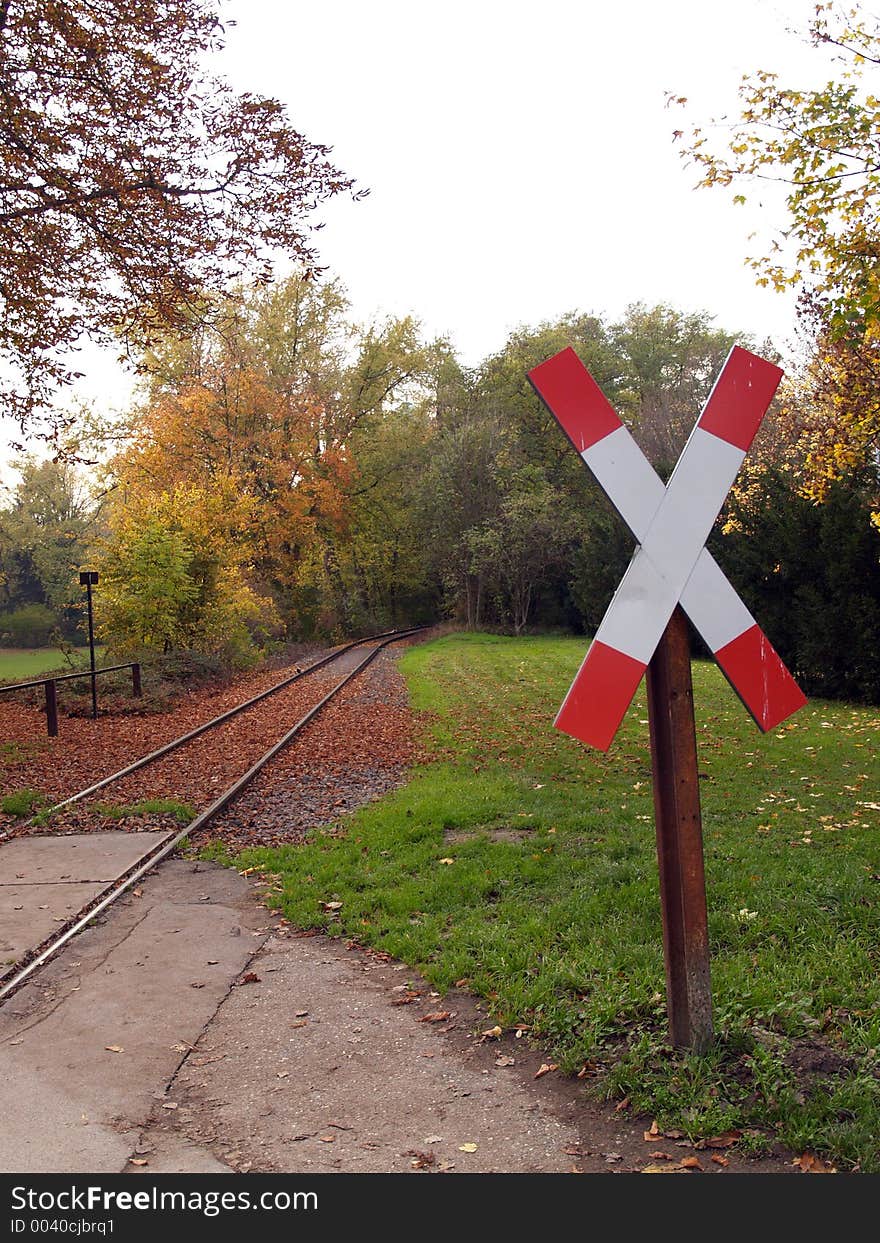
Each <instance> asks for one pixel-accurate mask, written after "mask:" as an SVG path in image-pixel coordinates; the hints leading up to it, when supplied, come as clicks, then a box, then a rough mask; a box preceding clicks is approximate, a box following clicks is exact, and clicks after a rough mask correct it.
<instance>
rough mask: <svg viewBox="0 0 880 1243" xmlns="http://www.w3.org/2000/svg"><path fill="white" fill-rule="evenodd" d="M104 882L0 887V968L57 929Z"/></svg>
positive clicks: (44, 939) (22, 954)
mask: <svg viewBox="0 0 880 1243" xmlns="http://www.w3.org/2000/svg"><path fill="white" fill-rule="evenodd" d="M105 885H106V882H104V881H98V882H94V881H93V882H92V883H91V884H85V885H79V884H63V885H3V886H2V887H0V968H2V969H5V968H7V967H11V966H12V965H13V964H14V963H17V962H19V961H20V959H21V958H22V957H23V956H24V955H25V954H26V953H27V952H28V951H29V950H32V949H35V948H36V947H37V946H38V945H42V943H43V942H44V941H46V940H48V938H49V937H50V936H51V935H52V933H53V932H58V930H59V929H60V928H62V927H63V926H64V924H66V923H67V922H68V920H70V919H71V918H72V917H73V916H74V915H76V914H77V912H78V911H81V910H82V908H83V907H84V906H86V905H87V904H88V903H89V902H91V901H92V900H93V899H94V898H96V897H97V896H98V894H99V893H101V891H102V890H103V889H104V888H105Z"/></svg>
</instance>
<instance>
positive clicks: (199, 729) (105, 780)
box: [40, 630, 402, 818]
mask: <svg viewBox="0 0 880 1243" xmlns="http://www.w3.org/2000/svg"><path fill="white" fill-rule="evenodd" d="M399 633H402V632H400V631H397V630H383V631H382V632H381V633H380V634H371V635H367V637H366V638H365V639H355V640H354V641H353V642H351V643H346V644H345V646H344V647H340V648H337V650H336V651H335V652H331V653H330V655H329V656H322V657H321V659H320V660H316V661H315V662H314V663H313V664H311V665H308V666H307V668H305V669H300V670H298V672H296V673H292V674H291V675H290V677H288V678H284V679H283V680H282V681H281V682H276V683H275V685H274V686H270V687H269V689H268V690H265V691H261V692H260V693H259V695H254V696H253V697H252V698H250V699H246V700H245V701H244V702H243V703H240V704H236V705H235V707H234V708H229V709H228V710H227V711H226V712H221V713H220V715H219V716H215V717H214V718H213V719H212V720H210V721H206V722H205V723H204V724H203V725H198V726H196V728H195V729H191V730H190V731H189V732H188V733H186V734H181V735H180V737H179V738H172V740H171V741H170V742H166V743H164V744H163V745H162V746H161V747H157V749H156V750H155V751H150V752H149V754H148V755H142V756H141V757H140V759H137V760H133V761H132V763H131V764H127V765H126V766H125V768H120V769H119V771H118V772H115V773H111V774H110V776H109V777H102V778H101V780H100V781H96V782H95V783H94V785H90V786H87V787H86V789H84V790H78V791H77V793H76V794H71V795H70V796H69V797H68V798H65V799H62V800H61V802H60V803H55V804H54V805H53V806H52V807H49V808H47V809H46V810H45V811H43V812H41V813H40V817H41V818H42V817H44V816H51V815H52V813H53V812H55V811H60V810H61V808H62V807H70V806H71V805H72V804H73V803H78V802H79V800H80V799H83V798H88V796H89V795H90V794H96V793H97V792H98V790H103V788H104V786H108V785H112V783H113V782H114V781H121V780H122V778H123V777H128V776H130V775H131V773H135V772H137V771H138V769H139V768H144V767H145V766H146V765H147V764H152V763H154V762H155V761H156V760H159V759H161V758H162V756H163V755H168V754H169V752H171V751H175V750H176V749H177V748H178V747H182V746H183V745H184V743H186V742H191V741H192V740H193V738H198V737H199V736H200V735H201V734H204V733H207V731H208V730H209V729H214V728H215V726H217V725H222V724H223V722H224V721H228V720H230V719H231V718H232V717H234V716H237V715H238V713H239V712H244V711H245V709H247V708H252V707H253V706H254V704H257V703H260V701H261V700H263V699H268V697H269V696H270V695H274V694H275V692H276V691H280V690H283V689H284V688H285V686H290V685H291V684H292V683H293V682H297V681H299V679H300V678H305V677H307V676H308V675H309V674H310V673H315V672H316V671H317V670H318V669H323V667H324V666H325V665H329V664H330V663H331V661H334V660H338V658H339V657H340V656H344V655H345V653H346V652H350V651H351V649H352V648H354V647H360V646H361V644H363V643H375V642H376V641H377V640H379V639H385V638H387V637H388V636H389V635H394V634H399Z"/></svg>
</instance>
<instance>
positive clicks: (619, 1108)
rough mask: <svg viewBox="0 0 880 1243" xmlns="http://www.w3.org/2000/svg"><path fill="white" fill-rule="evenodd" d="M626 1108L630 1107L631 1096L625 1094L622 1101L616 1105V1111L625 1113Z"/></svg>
mask: <svg viewBox="0 0 880 1243" xmlns="http://www.w3.org/2000/svg"><path fill="white" fill-rule="evenodd" d="M624 1109H629V1097H628V1096H625V1097H624V1098H623V1100H622V1101H618V1102H617V1104H616V1105H615V1106H614V1112H615V1113H616V1114H619V1113H623V1111H624Z"/></svg>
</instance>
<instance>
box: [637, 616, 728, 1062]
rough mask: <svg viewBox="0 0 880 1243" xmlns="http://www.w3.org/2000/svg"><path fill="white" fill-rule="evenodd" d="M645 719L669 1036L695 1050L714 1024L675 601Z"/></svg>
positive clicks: (690, 711) (689, 700)
mask: <svg viewBox="0 0 880 1243" xmlns="http://www.w3.org/2000/svg"><path fill="white" fill-rule="evenodd" d="M648 720H649V723H650V730H651V760H652V764H653V770H654V819H655V823H656V827H657V861H658V864H659V868H660V903H661V907H662V913H663V951H664V956H665V959H666V1005H667V1012H668V1015H669V1038H670V1040H671V1041H672V1044H673V1045H676V1046H678V1047H685V1048H689V1049H693V1050H694V1051H695V1052H697V1053H701V1052H703V1051H704V1050H705V1049H706V1047H707V1046H708V1045H709V1043H710V1042H711V1040H712V1037H713V1034H714V1032H713V1027H712V990H711V984H710V978H709V928H708V916H707V912H706V878H705V873H704V870H703V838H702V824H701V817H700V783H699V771H698V768H697V738H696V727H695V724H694V693H693V683H692V681H691V654H690V637H689V634H688V624H687V619H686V617H685V615H684V613H683V612H682V610H681V608H676V610H675V612H674V613H673V615H672V617H671V618H670V621H669V624H668V625H667V627H666V630H665V631H664V633H663V637H662V639H661V640H660V643H659V645H658V647H657V650H656V652H655V653H654V656H653V658H652V660H651V663H650V664H649V665H648Z"/></svg>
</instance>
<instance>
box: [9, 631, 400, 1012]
mask: <svg viewBox="0 0 880 1243" xmlns="http://www.w3.org/2000/svg"><path fill="white" fill-rule="evenodd" d="M423 629H424V627H414V628H412V629H410V630H398V631H385V632H384V633H382V634H379V635H371V636H369V637H368V638H366V639H359V640H357V641H355V642H352V643H348V644H346V645H345V646H344V647H341V648H338V649H337V650H336V651H335V652H332V653H331V654H330V655H329V656H326V657H323V658H322V659H321V660H319V661H316V662H315V663H314V664H312V665H309V666H308V667H307V668H306V669H303V670H299V671H297V673H295V674H292V675H291V676H290V677H287V678H284V679H282V680H281V681H280V682H277V683H276V684H275V685H274V686H271V687H269V688H268V690H265V691H262V692H261V693H260V694H259V695H255V696H253V697H252V698H251V699H248V700H245V701H244V702H242V703H240V704H237V705H236V706H235V707H234V708H231V709H229V710H228V711H227V712H224V713H221V714H220V715H219V716H217V717H214V718H213V719H212V720H210V721H207V722H205V723H204V724H203V725H200V726H198V728H197V729H194V730H190V731H189V732H188V733H186V734H181V735H180V737H178V738H175V739H173V740H172V741H171V742H168V743H165V745H164V746H162V747H159V748H157V749H156V750H155V751H151V752H150V753H149V754H147V755H144V756H141V757H140V759H138V760H135V761H134V762H133V763H131V764H128V765H126V767H125V768H122V769H120V770H119V771H118V772H115V773H112V774H111V775H110V776H108V777H104V778H103V779H102V780H101V781H98V782H95V783H94V784H93V785H91V786H88V787H86V788H85V789H83V790H79V791H77V792H76V793H75V794H72V795H70V796H69V797H68V798H66V799H62V800H61V801H60V802H58V803H56V804H55V806H54V807H52V808H51V809H50V812H52V811H56V810H59V809H61V808H63V807H68V806H71V805H72V804H74V803H77V802H79V801H80V800H82V799H85V798H86V797H88V796H89V795H91V794H94V793H96V792H97V791H98V790H101V789H103V788H104V787H105V786H108V785H110V784H112V783H113V782H116V781H120V780H122V779H123V778H125V777H128V776H130V775H131V774H132V773H134V772H136V771H138V770H139V769H141V768H145V767H147V766H148V765H150V764H153V763H155V762H156V761H158V760H159V759H161V758H163V757H164V756H166V755H168V754H169V753H170V752H172V751H174V750H176V749H177V748H178V747H182V746H183V745H184V744H186V743H188V742H191V741H193V740H194V739H195V738H198V737H200V736H201V735H202V734H204V733H206V732H207V731H208V730H210V729H213V728H215V727H216V726H218V725H221V724H223V722H225V721H228V720H230V719H231V718H232V717H234V716H237V715H238V714H239V713H241V712H244V711H246V710H247V709H248V708H251V707H253V706H254V705H255V704H257V703H260V702H262V701H263V700H265V699H267V698H268V697H269V696H270V695H273V694H275V693H276V692H277V691H280V690H282V689H283V688H284V687H287V686H290V685H291V684H292V683H293V682H296V681H298V680H300V679H301V678H304V677H307V676H308V675H309V674H310V673H314V672H315V671H316V670H318V669H321V668H323V667H324V666H326V665H329V664H331V663H332V662H333V661H335V660H338V659H339V658H340V657H342V656H344V655H345V654H346V653H348V652H350V651H352V650H353V649H354V648H357V647H361V646H363V645H365V644H367V643H372V644H374V646H373V647H371V648H370V650H369V651H368V652H367V654H366V655H365V656H364V657H363V659H362V660H360V661H359V662H358V663H357V664H356V665H355V667H354V668H353V669H352V670H350V672H348V673H347V674H346V675H345V677H343V678H342V679H341V680H340V681H339V682H337V683H336V684H335V686H333V687H332V689H331V690H330V691H329V692H328V693H327V694H326V695H324V697H323V698H322V699H321V700H320V701H319V702H318V703H317V704H315V705H314V707H312V708H310V709H309V711H308V712H307V713H306V714H305V715H304V716H303V717H302V718H301V719H300V720H299V721H297V723H296V724H295V725H293V726H292V727H291V728H290V729H288V730H287V731H286V732H285V733H284V734H283V735H282V737H280V738H279V739H278V740H277V741H276V742H275V743H273V745H272V746H271V747H270V748H269V749H268V750H267V751H265V752H264V753H263V754H262V755H261V756H260V758H259V759H258V760H257V761H256V762H255V763H253V764H252V765H251V766H250V768H248V770H247V771H246V772H245V773H244V774H242V776H240V777H239V778H238V779H237V780H236V781H234V782H233V783H232V785H230V786H228V787H227V788H226V789H225V790H224V791H223V792H222V793H221V794H220V795H219V796H218V797H217V798H215V799H214V801H213V802H212V803H211V804H210V806H208V807H206V808H205V809H204V810H203V811H201V812H199V814H198V815H197V816H195V817H194V819H193V820H191V821H190V822H189V824H187V825H185V826H184V827H183V828H182V829H181V830H180V831H179V832H177V833H176V834H175V835H174V836H173V837H172V838H171V840H170V841H165V842H163V843H162V844H161V845H160V846H159V847H158V848H157V849H156V850H154V851H153V853H152V854H150V855H149V856H148V857H147V858H145V859H142V860H140V861H139V862H138V863H137V864H136V865H135V867H134V868H132V869H131V870H130V871H129V872H128V873H127V874H125V875H124V876H122V877H119V878H117V879H116V880H115V881H112V882H111V883H110V884H109V885H108V886H107V888H106V889H105V890H104V891H103V892H102V893H100V894H99V895H98V897H97V898H95V899H94V900H93V901H92V902H90V903H89V904H88V906H87V907H85V908H83V909H82V910H81V911H79V912H78V913H77V914H76V915H75V916H73V917H72V919H70V920H69V921H68V922H67V923H66V924H65V926H64V927H63V928H62V929H61V930H60V931H59V932H58V933H56V934H55V935H54V936H53V937H52V938H51V939H50V940H48V941H47V942H44V943H43V944H42V945H40V946H38V947H37V948H36V949H34V950H32V951H30V953H29V954H28V955H26V956H25V958H24V959H22V960H21V961H20V962H18V963H15V964H13V965H12V966H10V967H9V968H8V969H7V971H6V972H5V973H4V976H3V982H2V983H0V1003H2V1002H3V1001H5V1000H6V999H7V998H8V997H10V996H11V995H12V994H13V993H14V992H15V991H16V990H17V989H18V988H20V987H21V985H22V984H23V983H24V982H25V981H26V980H27V979H28V978H29V977H30V976H31V975H32V974H33V973H34V972H35V971H37V970H38V969H39V968H40V967H41V966H42V965H43V964H44V963H45V962H47V961H48V960H49V959H50V958H51V957H53V956H54V955H55V954H56V953H57V952H58V950H60V949H61V948H62V947H63V946H64V945H65V944H66V943H67V942H68V941H69V940H70V939H71V938H72V937H74V936H76V934H77V933H78V932H80V931H81V930H82V929H83V928H84V927H85V926H86V925H87V924H88V923H90V922H91V920H93V919H94V918H95V917H96V916H98V915H100V914H101V913H102V912H103V911H105V910H106V909H107V908H108V907H109V906H111V905H112V904H113V903H114V902H115V901H116V900H117V899H118V898H120V897H121V896H122V894H124V893H125V892H126V891H127V890H128V889H130V888H131V887H132V886H133V885H135V884H136V883H137V882H138V881H139V880H140V879H141V878H142V877H143V876H144V875H145V874H146V873H147V872H149V871H150V870H151V869H152V868H154V867H156V865H157V864H159V863H161V862H162V860H163V859H166V858H168V856H169V855H171V854H172V853H173V852H174V851H175V850H176V849H177V848H178V846H180V844H181V843H182V842H183V841H184V840H185V839H186V838H187V837H189V836H190V834H192V833H195V832H197V831H198V830H199V829H202V828H204V826H205V825H206V824H208V823H209V822H210V821H211V820H212V819H213V818H214V817H215V816H217V815H218V814H219V813H220V812H221V811H223V810H224V809H225V808H226V807H228V806H229V804H230V803H232V802H233V800H234V799H236V798H237V797H238V795H239V794H240V793H241V792H242V790H244V789H245V788H246V787H247V786H248V785H250V784H251V782H252V781H253V780H254V778H255V777H256V776H257V775H258V774H259V773H260V772H261V771H262V769H263V768H265V766H266V765H267V764H268V763H269V762H270V761H271V760H272V759H274V757H275V756H276V755H278V753H279V752H280V751H282V750H283V749H284V748H285V747H287V746H288V745H289V744H290V743H291V742H292V741H293V740H294V739H295V738H296V737H297V735H298V734H300V733H301V732H302V730H304V729H305V727H306V726H307V725H308V724H309V722H310V721H312V720H313V719H314V718H315V717H316V716H317V715H318V714H319V713H320V712H321V710H322V709H323V708H324V707H325V706H326V705H327V704H328V703H329V702H330V700H331V699H333V697H334V696H335V695H337V694H338V693H339V692H340V691H341V690H342V689H343V687H345V686H346V685H347V684H348V683H349V682H350V681H351V680H352V679H353V678H355V677H357V676H358V674H359V673H361V672H362V671H363V670H364V669H366V668H367V666H368V665H369V664H371V662H372V661H373V660H375V658H376V657H377V656H378V654H379V653H380V652H381V651H383V650H384V649H385V648H386V647H388V646H389V645H390V644H392V643H396V642H398V641H400V640H401V639H406V638H409V637H410V636H411V635H414V634H418V633H420V632H421V630H423Z"/></svg>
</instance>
